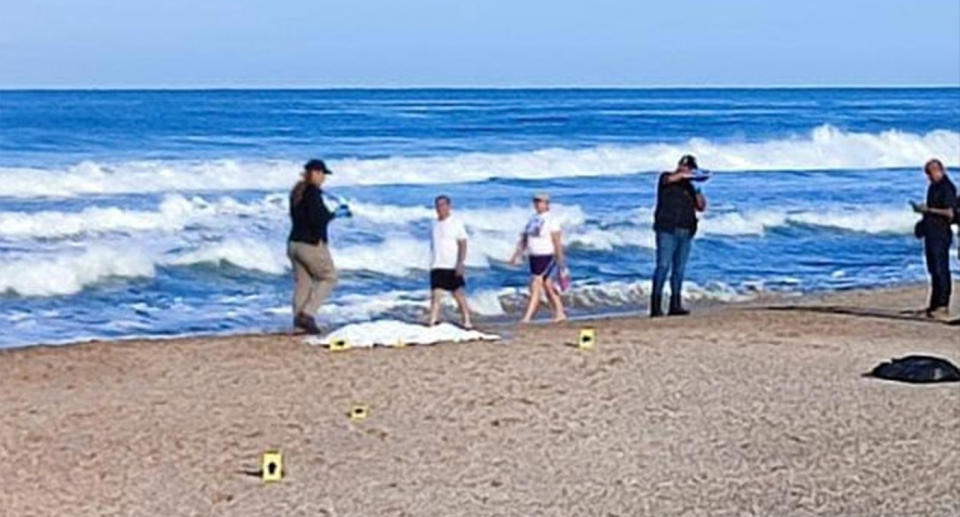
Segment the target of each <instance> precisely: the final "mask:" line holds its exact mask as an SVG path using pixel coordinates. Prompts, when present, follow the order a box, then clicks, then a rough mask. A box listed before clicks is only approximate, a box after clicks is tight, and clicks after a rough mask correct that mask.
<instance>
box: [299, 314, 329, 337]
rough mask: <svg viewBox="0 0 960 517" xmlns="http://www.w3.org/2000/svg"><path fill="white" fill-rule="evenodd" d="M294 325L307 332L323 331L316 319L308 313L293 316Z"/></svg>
mask: <svg viewBox="0 0 960 517" xmlns="http://www.w3.org/2000/svg"><path fill="white" fill-rule="evenodd" d="M293 326H294V327H297V328H299V329H303V331H304V332H306V333H307V334H320V333H322V331H321V330H320V327H318V326H317V322H316V320H314V319H313V318H312V317H310V316H307V315H306V314H297V316H296V317H295V318H293Z"/></svg>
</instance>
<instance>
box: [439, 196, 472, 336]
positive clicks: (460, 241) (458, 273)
mask: <svg viewBox="0 0 960 517" xmlns="http://www.w3.org/2000/svg"><path fill="white" fill-rule="evenodd" d="M433 204H434V207H435V208H436V209H437V220H436V221H434V222H433V228H432V232H431V233H432V235H431V239H430V249H431V264H430V325H436V324H437V323H439V322H440V301H441V299H442V298H443V292H444V291H447V292H450V293H452V294H453V298H454V300H456V301H457V306H458V307H459V308H460V322H461V324H462V325H463V327H464V328H467V329H470V328H473V323H471V322H470V308H469V307H468V306H467V296H466V293H464V287H466V285H467V283H466V280H465V279H464V273H465V269H466V268H465V266H464V263H465V262H466V260H467V229H466V228H464V226H463V223H462V222H460V219H458V218H457V217H455V216H454V215H453V214H451V213H450V205H451V203H450V198H449V197H447V196H437V199H435V200H434V203H433Z"/></svg>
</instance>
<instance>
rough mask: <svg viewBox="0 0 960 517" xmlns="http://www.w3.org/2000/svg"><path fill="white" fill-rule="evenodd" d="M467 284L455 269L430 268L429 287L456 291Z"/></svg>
mask: <svg viewBox="0 0 960 517" xmlns="http://www.w3.org/2000/svg"><path fill="white" fill-rule="evenodd" d="M466 285H467V282H466V280H464V279H463V277H462V276H460V275H458V274H457V270H456V269H431V270H430V289H443V290H444V291H456V290H457V289H460V288H461V287H465V286H466Z"/></svg>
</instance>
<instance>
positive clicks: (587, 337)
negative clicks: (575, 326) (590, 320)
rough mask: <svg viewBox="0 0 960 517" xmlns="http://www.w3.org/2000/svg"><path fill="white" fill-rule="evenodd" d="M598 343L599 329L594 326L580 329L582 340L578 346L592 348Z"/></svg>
mask: <svg viewBox="0 0 960 517" xmlns="http://www.w3.org/2000/svg"><path fill="white" fill-rule="evenodd" d="M596 344H597V331H596V330H595V329H594V328H593V327H587V328H584V329H580V340H579V341H577V348H580V349H585V350H591V349H593V347H594V346H596Z"/></svg>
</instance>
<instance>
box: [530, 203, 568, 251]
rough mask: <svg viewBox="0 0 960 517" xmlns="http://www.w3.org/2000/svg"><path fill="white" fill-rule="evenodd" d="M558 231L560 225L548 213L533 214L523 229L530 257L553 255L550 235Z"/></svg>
mask: <svg viewBox="0 0 960 517" xmlns="http://www.w3.org/2000/svg"><path fill="white" fill-rule="evenodd" d="M559 231H560V223H558V222H557V220H556V219H555V218H554V217H553V216H552V215H550V212H544V213H542V214H534V215H533V217H531V218H530V220H529V221H528V222H527V226H526V227H525V228H524V229H523V234H524V235H525V236H526V237H527V251H528V252H529V253H530V254H531V255H553V252H554V250H553V237H552V235H553V234H554V233H556V232H559Z"/></svg>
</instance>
